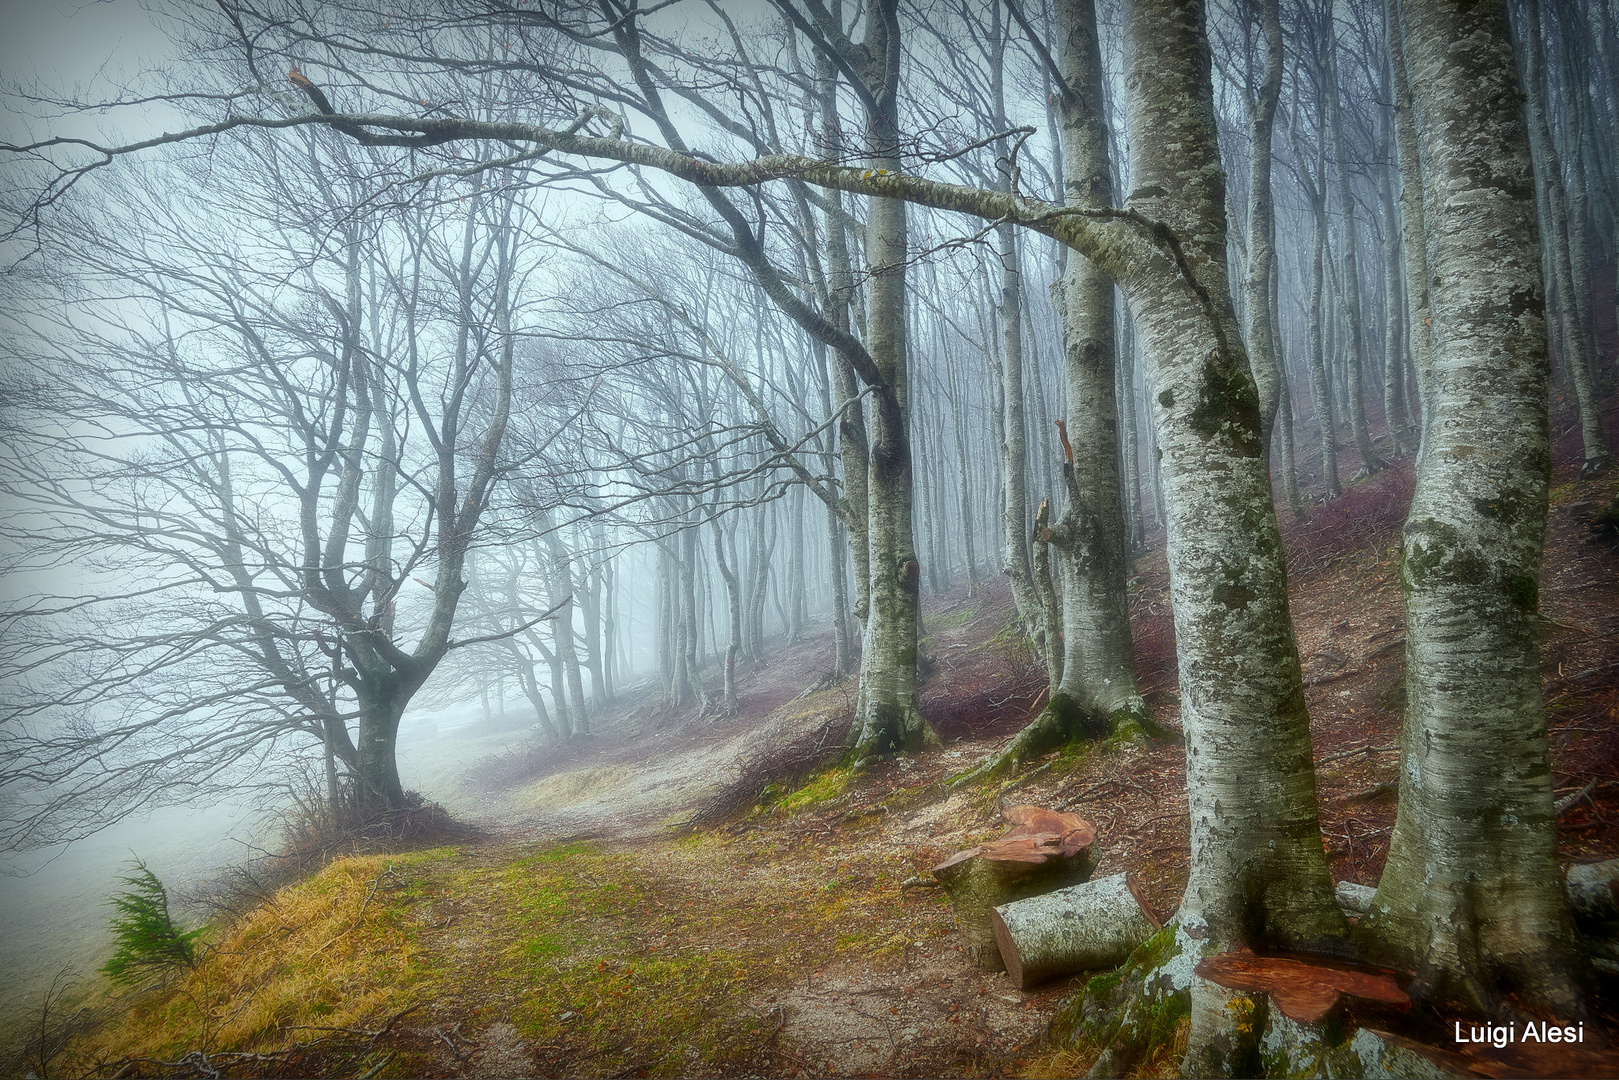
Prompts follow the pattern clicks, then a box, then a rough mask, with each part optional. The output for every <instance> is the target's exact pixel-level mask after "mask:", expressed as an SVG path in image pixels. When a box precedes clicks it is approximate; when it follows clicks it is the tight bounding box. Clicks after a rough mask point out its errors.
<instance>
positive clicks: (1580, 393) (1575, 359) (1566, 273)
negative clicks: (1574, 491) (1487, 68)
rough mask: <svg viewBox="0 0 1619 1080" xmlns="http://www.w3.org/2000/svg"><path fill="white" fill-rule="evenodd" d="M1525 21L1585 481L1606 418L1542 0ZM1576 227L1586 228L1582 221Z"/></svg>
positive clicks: (1602, 443) (1528, 0) (1540, 170)
mask: <svg viewBox="0 0 1619 1080" xmlns="http://www.w3.org/2000/svg"><path fill="white" fill-rule="evenodd" d="M1524 21H1525V24H1526V27H1527V29H1528V34H1527V35H1526V36H1527V39H1528V40H1527V41H1526V42H1525V45H1524V50H1523V53H1524V83H1525V84H1526V85H1525V87H1524V89H1525V90H1526V91H1527V95H1528V112H1529V134H1530V138H1531V140H1533V146H1534V156H1535V160H1536V163H1537V168H1536V170H1535V176H1536V180H1537V181H1538V183H1539V184H1540V185H1541V191H1542V194H1543V196H1544V198H1545V201H1546V211H1547V212H1546V214H1545V217H1544V220H1543V221H1542V227H1543V228H1544V229H1545V230H1546V233H1547V234H1548V235H1547V237H1546V247H1545V250H1546V253H1547V255H1548V256H1549V257H1550V259H1551V265H1550V266H1549V267H1547V269H1548V270H1549V271H1550V273H1549V274H1548V275H1547V286H1548V288H1550V289H1552V290H1554V291H1555V300H1556V302H1557V324H1558V329H1559V330H1560V331H1561V332H1562V333H1561V341H1562V344H1563V353H1562V356H1563V366H1564V368H1565V369H1567V371H1568V375H1569V381H1570V382H1572V383H1573V384H1574V399H1575V401H1576V403H1578V405H1579V408H1580V438H1581V440H1582V441H1583V442H1584V445H1585V466H1584V468H1582V469H1581V470H1580V475H1581V476H1600V475H1601V474H1602V473H1604V472H1606V471H1607V469H1608V465H1609V458H1608V443H1607V438H1606V436H1605V435H1604V434H1603V431H1602V416H1601V413H1600V411H1599V406H1598V404H1597V400H1596V390H1595V388H1594V387H1593V385H1592V382H1591V358H1590V354H1589V352H1588V351H1587V348H1586V340H1585V333H1584V328H1583V327H1581V325H1580V316H1579V301H1578V300H1577V299H1576V297H1577V295H1578V294H1577V293H1576V292H1575V287H1574V269H1573V263H1572V260H1571V258H1570V247H1569V243H1570V241H1569V231H1570V228H1571V226H1570V223H1569V214H1568V196H1567V193H1566V192H1565V191H1564V190H1563V168H1562V164H1561V162H1560V161H1559V159H1558V155H1557V144H1556V143H1555V142H1553V140H1552V131H1551V124H1550V121H1549V118H1548V117H1547V115H1546V107H1547V103H1548V95H1547V93H1546V86H1545V66H1546V64H1545V56H1544V50H1543V48H1542V44H1541V35H1540V3H1539V0H1525V2H1524ZM1578 227H1579V228H1581V229H1584V228H1585V223H1584V222H1583V221H1582V222H1579V223H1578Z"/></svg>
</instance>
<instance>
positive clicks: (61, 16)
mask: <svg viewBox="0 0 1619 1080" xmlns="http://www.w3.org/2000/svg"><path fill="white" fill-rule="evenodd" d="M150 6H151V5H143V4H141V3H137V2H136V0H0V84H5V87H6V90H7V91H9V90H10V88H11V85H12V84H21V85H22V86H23V87H24V89H27V88H29V87H30V86H32V85H33V84H35V83H36V82H37V83H38V84H40V85H41V86H42V87H44V88H47V89H48V90H51V91H56V92H58V93H62V94H68V95H71V94H74V93H75V92H77V94H78V95H80V96H82V97H85V98H89V99H97V98H102V97H105V96H110V95H111V94H112V93H114V88H115V86H116V85H117V84H119V83H121V82H124V81H126V80H129V81H132V80H134V79H135V78H136V77H137V76H138V75H139V73H140V70H141V68H142V66H143V65H144V64H148V63H152V62H156V61H158V60H160V59H161V58H162V56H163V54H164V53H165V51H166V46H167V43H168V39H167V35H166V34H165V33H164V32H163V30H162V29H161V28H160V26H159V25H158V23H159V22H160V21H161V17H159V19H158V21H156V22H155V21H154V18H153V16H152V14H151V13H150V12H149V10H148V7H150ZM6 98H7V100H6V102H5V115H4V117H3V118H0V135H3V138H4V140H5V141H7V142H12V141H16V140H17V139H19V138H22V137H24V136H26V135H27V134H28V133H29V131H30V130H32V131H33V132H34V133H35V134H36V135H37V134H39V133H41V132H43V130H44V125H42V124H39V123H37V122H35V123H32V124H30V123H28V122H27V121H26V118H24V117H21V116H19V115H18V111H17V104H16V102H15V101H14V100H12V99H11V97H10V94H9V93H7V94H6ZM104 122H105V121H103V120H101V119H100V118H99V117H98V118H96V119H95V120H92V121H91V127H89V128H88V129H80V130H81V131H93V130H95V127H96V126H97V125H98V124H100V123H104ZM65 126H66V125H64V124H62V123H60V122H58V123H56V124H53V125H52V128H53V130H54V131H56V132H62V131H63V129H64V127H65Z"/></svg>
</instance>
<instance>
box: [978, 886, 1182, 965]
mask: <svg viewBox="0 0 1619 1080" xmlns="http://www.w3.org/2000/svg"><path fill="white" fill-rule="evenodd" d="M1134 885H1135V883H1134V882H1132V881H1131V880H1130V879H1129V878H1128V877H1127V876H1126V875H1124V874H1114V875H1112V876H1111V877H1105V878H1099V879H1097V880H1096V881H1087V882H1085V883H1083V884H1080V885H1070V886H1069V887H1068V888H1066V889H1058V890H1057V891H1056V892H1050V893H1046V894H1045V895H1043V896H1031V897H1029V898H1028V899H1026V900H1017V901H1014V902H1012V903H1010V904H1003V905H1001V906H998V907H995V908H992V909H990V916H989V917H990V925H991V926H992V928H993V929H994V932H995V942H996V944H997V945H998V946H999V947H1000V953H1001V960H1002V962H1004V963H1005V964H1006V970H1007V973H1008V974H1009V975H1010V976H1011V977H1012V985H1013V986H1016V987H1017V988H1018V989H1019V990H1026V989H1028V988H1029V987H1031V986H1033V985H1035V984H1036V983H1041V982H1045V981H1046V980H1047V979H1054V978H1057V977H1059V976H1062V975H1071V974H1073V973H1074V972H1076V971H1097V970H1100V969H1103V968H1112V967H1117V966H1118V965H1120V964H1122V963H1124V961H1125V960H1127V959H1128V958H1129V956H1130V954H1131V953H1132V952H1134V951H1135V950H1136V948H1137V947H1138V946H1139V945H1141V943H1142V942H1144V941H1146V940H1147V939H1148V938H1149V937H1151V936H1152V935H1153V934H1155V933H1157V932H1158V931H1159V930H1161V929H1162V928H1163V924H1162V923H1160V922H1159V921H1158V917H1157V916H1156V915H1154V914H1153V912H1152V909H1151V908H1149V907H1148V906H1147V904H1146V902H1145V901H1143V900H1142V899H1141V897H1140V896H1139V895H1138V894H1137V891H1136V889H1135V887H1134Z"/></svg>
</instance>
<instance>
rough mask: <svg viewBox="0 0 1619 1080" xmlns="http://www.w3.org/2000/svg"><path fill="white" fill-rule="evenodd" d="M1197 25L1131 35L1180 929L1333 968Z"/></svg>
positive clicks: (1329, 895)
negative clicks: (1173, 688) (1156, 241)
mask: <svg viewBox="0 0 1619 1080" xmlns="http://www.w3.org/2000/svg"><path fill="white" fill-rule="evenodd" d="M1203 26H1204V11H1203V7H1202V5H1201V4H1199V3H1197V2H1195V0H1136V3H1134V4H1133V5H1132V6H1131V8H1130V9H1129V17H1128V21H1127V24H1126V37H1125V42H1126V63H1127V68H1126V70H1127V80H1128V85H1129V87H1130V89H1131V97H1130V128H1131V130H1132V131H1136V132H1151V133H1152V136H1151V137H1143V138H1138V139H1135V140H1133V141H1132V144H1131V152H1132V168H1131V175H1132V176H1133V177H1134V182H1135V184H1136V185H1137V186H1136V189H1135V191H1134V192H1133V193H1132V195H1131V198H1130V199H1129V206H1130V207H1131V209H1133V210H1138V211H1140V212H1142V213H1144V214H1146V215H1147V216H1149V217H1151V218H1154V219H1156V220H1159V221H1163V222H1165V223H1166V224H1167V225H1168V226H1169V227H1170V228H1171V229H1173V230H1174V231H1175V233H1176V234H1177V235H1178V236H1180V237H1183V238H1185V239H1184V240H1183V241H1182V244H1181V247H1180V251H1181V253H1182V258H1183V259H1184V268H1185V270H1182V269H1180V268H1178V267H1176V266H1175V265H1174V264H1171V265H1170V266H1163V264H1161V263H1159V264H1158V265H1156V266H1155V265H1153V264H1152V262H1149V261H1145V260H1144V261H1143V262H1142V263H1140V264H1135V265H1133V267H1132V269H1130V270H1126V271H1123V272H1121V281H1122V282H1124V283H1125V284H1126V288H1127V291H1128V292H1129V293H1130V296H1131V301H1132V304H1131V306H1132V309H1133V310H1134V311H1135V312H1136V315H1137V327H1138V331H1139V333H1140V334H1141V337H1142V342H1143V345H1144V349H1143V353H1144V356H1145V359H1146V362H1147V365H1148V369H1149V374H1150V385H1151V386H1152V387H1153V388H1154V390H1156V391H1157V393H1156V395H1155V398H1154V410H1153V412H1154V419H1155V421H1156V424H1157V427H1158V431H1159V446H1160V449H1161V451H1162V453H1163V460H1162V475H1163V485H1164V495H1165V500H1164V501H1165V505H1166V507H1167V509H1168V529H1167V532H1168V550H1167V557H1168V564H1169V573H1170V588H1171V596H1172V598H1173V603H1174V618H1175V638H1176V644H1177V659H1178V667H1179V676H1180V687H1181V701H1182V706H1181V709H1182V711H1181V717H1182V723H1183V725H1184V728H1185V732H1186V785H1187V797H1188V803H1189V808H1190V813H1191V844H1192V865H1191V877H1190V880H1189V881H1188V883H1187V886H1186V893H1185V896H1184V898H1183V900H1182V903H1181V908H1180V917H1179V922H1180V932H1181V933H1182V934H1184V935H1187V937H1188V939H1189V940H1190V941H1195V942H1197V943H1198V944H1197V948H1199V949H1204V950H1210V951H1224V950H1226V949H1229V948H1232V947H1236V946H1238V945H1246V946H1248V947H1253V948H1258V947H1271V948H1291V949H1301V950H1312V951H1337V950H1341V949H1342V948H1343V939H1344V936H1345V935H1346V933H1347V924H1346V922H1345V920H1344V916H1343V913H1342V912H1341V911H1340V910H1339V909H1338V906H1337V904H1336V902H1335V900H1334V896H1333V888H1332V880H1331V877H1330V876H1329V875H1328V873H1327V865H1326V857H1325V854H1324V852H1323V849H1322V844H1321V833H1320V827H1319V824H1318V820H1317V812H1316V790H1315V773H1314V770H1313V768H1312V764H1311V763H1312V756H1311V748H1310V722H1309V714H1308V713H1307V711H1306V709H1305V702H1304V685H1303V678H1302V674H1301V671H1300V666H1299V657H1298V649H1297V645H1296V643H1295V641H1294V637H1293V626H1292V619H1291V617H1290V614H1289V612H1288V601H1287V579H1286V568H1285V563H1284V561H1283V557H1282V546H1281V536H1280V531H1279V529H1278V527H1277V524H1276V516H1275V508H1274V504H1273V502H1272V500H1271V492H1270V478H1269V469H1268V468H1267V465H1266V462H1265V458H1264V454H1263V443H1262V431H1261V425H1260V417H1259V401H1258V394H1257V391H1256V390H1255V388H1254V382H1253V376H1252V374H1251V371H1250V368H1249V365H1248V358H1247V356H1246V354H1245V353H1244V351H1243V349H1242V339H1241V337H1240V335H1239V334H1238V332H1237V326H1236V320H1235V316H1234V313H1233V311H1232V308H1231V303H1230V295H1231V293H1230V284H1229V279H1228V276H1227V269H1226V267H1227V261H1226V228H1225V214H1224V207H1225V193H1224V190H1223V188H1224V184H1223V179H1222V173H1221V171H1220V169H1219V167H1218V162H1219V152H1218V148H1217V143H1216V133H1215V128H1214V120H1213V116H1214V108H1213V102H1212V98H1213V86H1212V74H1211V69H1212V60H1211V57H1210V53H1209V45H1208V39H1207V37H1206V36H1205V34H1204V31H1203ZM1185 271H1189V272H1190V275H1191V276H1192V278H1193V280H1195V281H1196V283H1197V284H1196V286H1195V287H1191V288H1189V287H1188V283H1187V281H1186V278H1185V276H1183V275H1184V273H1185ZM1192 993H1193V1007H1194V1012H1195V1011H1196V1010H1197V1009H1198V1006H1199V1001H1200V999H1199V992H1198V990H1197V989H1196V987H1195V986H1194V987H1193V990H1192ZM1192 1039H1193V1041H1192V1045H1191V1047H1190V1049H1189V1050H1188V1058H1187V1064H1186V1065H1185V1066H1184V1069H1185V1070H1186V1071H1188V1072H1191V1073H1194V1074H1196V1073H1198V1072H1199V1071H1200V1070H1204V1072H1203V1074H1204V1075H1215V1074H1217V1073H1223V1072H1225V1071H1227V1067H1226V1063H1223V1062H1222V1061H1221V1060H1220V1050H1219V1046H1220V1040H1219V1039H1218V1038H1206V1037H1205V1035H1204V1034H1203V1033H1201V1032H1200V1031H1199V1030H1198V1028H1197V1027H1196V1022H1195V1021H1194V1030H1193V1036H1192Z"/></svg>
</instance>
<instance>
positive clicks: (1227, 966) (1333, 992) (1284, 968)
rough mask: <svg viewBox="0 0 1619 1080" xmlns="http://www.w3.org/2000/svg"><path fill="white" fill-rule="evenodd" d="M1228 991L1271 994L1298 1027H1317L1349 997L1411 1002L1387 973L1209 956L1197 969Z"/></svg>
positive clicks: (1291, 961) (1267, 958)
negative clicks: (1309, 1025)
mask: <svg viewBox="0 0 1619 1080" xmlns="http://www.w3.org/2000/svg"><path fill="white" fill-rule="evenodd" d="M1193 970H1194V971H1196V973H1197V974H1198V975H1200V976H1202V977H1203V978H1205V979H1207V980H1209V981H1210V982H1212V983H1214V984H1215V985H1216V986H1223V987H1225V988H1226V989H1228V990H1243V991H1246V992H1248V993H1255V994H1268V995H1269V996H1270V1000H1271V1004H1272V1005H1274V1006H1276V1008H1277V1009H1278V1010H1280V1012H1281V1013H1282V1015H1283V1016H1286V1017H1287V1018H1288V1019H1289V1020H1293V1021H1296V1022H1297V1023H1300V1024H1319V1023H1320V1022H1321V1021H1322V1020H1324V1019H1326V1016H1327V1014H1328V1013H1330V1012H1331V1011H1332V1009H1333V1007H1334V1006H1335V1005H1337V1004H1338V1001H1339V999H1340V998H1342V997H1343V996H1345V995H1348V996H1349V997H1353V998H1359V999H1361V1000H1363V1001H1375V1002H1379V1003H1381V1004H1385V1005H1397V1006H1399V1007H1401V1008H1404V1007H1405V1006H1407V1005H1409V1004H1410V1003H1411V999H1410V998H1409V997H1407V996H1406V994H1405V991H1404V990H1401V989H1400V987H1399V984H1397V983H1396V982H1395V981H1394V980H1393V979H1391V978H1389V977H1388V976H1387V975H1376V974H1373V973H1371V972H1367V971H1350V970H1347V969H1344V968H1335V967H1328V966H1327V965H1325V964H1316V963H1307V962H1305V961H1303V960H1294V959H1291V958H1289V957H1285V956H1255V955H1254V954H1253V953H1250V952H1228V953H1221V954H1220V955H1218V956H1211V957H1209V958H1208V959H1206V960H1203V961H1201V962H1200V963H1199V964H1198V965H1197V967H1196V968H1194V969H1193Z"/></svg>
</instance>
